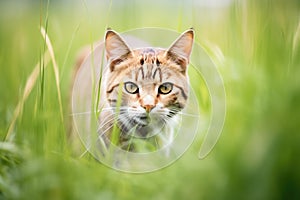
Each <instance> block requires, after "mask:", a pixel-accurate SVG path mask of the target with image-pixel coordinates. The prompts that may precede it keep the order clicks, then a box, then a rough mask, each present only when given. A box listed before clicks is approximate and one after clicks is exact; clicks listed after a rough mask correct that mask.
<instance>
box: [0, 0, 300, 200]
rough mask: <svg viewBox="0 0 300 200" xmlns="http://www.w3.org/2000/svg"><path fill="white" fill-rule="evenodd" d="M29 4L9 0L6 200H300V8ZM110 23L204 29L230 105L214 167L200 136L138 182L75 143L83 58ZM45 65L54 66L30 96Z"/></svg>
mask: <svg viewBox="0 0 300 200" xmlns="http://www.w3.org/2000/svg"><path fill="white" fill-rule="evenodd" d="M22 2H23V1H22ZM22 2H21V1H20V2H16V3H15V2H14V1H13V2H9V1H3V2H1V3H0V24H1V25H0V44H1V45H0V68H1V73H0V74H1V75H0V76H1V77H0V93H1V98H0V116H1V120H0V138H1V143H0V199H137V198H138V199H299V197H300V192H299V188H300V171H299V168H300V159H299V152H300V148H299V142H300V134H299V128H300V127H299V119H300V78H299V77H300V68H299V66H300V45H299V44H300V43H299V42H300V33H299V26H300V25H299V24H300V15H299V13H300V4H299V2H298V1H296V0H289V1H279V0H273V1H270V0H267V1H263V2H262V1H258V0H255V1H233V2H232V4H231V5H229V6H227V7H214V8H212V7H199V6H197V5H198V4H197V1H143V2H140V1H126V3H125V1H124V2H123V1H102V2H101V3H94V4H93V3H92V2H91V1H88V0H86V1H80V0H77V1H72V2H71V1H67V0H66V1H53V2H52V1H49V7H48V6H47V2H46V1H45V2H43V1H41V2H37V3H36V2H34V1H28V2H27V3H24V2H23V3H22ZM47 7H48V8H47ZM46 24H47V26H46ZM40 26H43V27H45V28H46V27H47V29H46V30H47V34H48V36H49V37H50V39H51V44H52V46H53V54H54V57H55V61H56V63H57V71H55V70H53V69H55V65H54V66H53V62H52V61H53V58H52V60H51V59H50V61H49V63H48V64H47V62H46V61H45V62H44V64H41V65H37V64H38V63H39V62H40V61H41V56H42V55H43V54H44V53H45V51H46V50H47V49H48V47H47V45H46V44H45V41H44V39H43V37H42V35H41V33H40ZM107 26H109V27H111V28H113V29H115V30H117V31H119V32H122V31H126V30H129V29H134V28H140V27H153V26H154V27H161V28H166V29H173V30H177V31H183V30H185V29H187V28H190V27H194V29H195V32H196V41H197V42H198V43H199V44H202V45H203V46H205V48H206V50H207V52H208V53H209V55H210V56H211V58H212V59H213V62H214V63H215V64H216V65H217V68H218V70H219V72H220V73H221V75H222V77H223V80H224V82H225V88H226V98H227V99H226V105H227V108H226V109H227V114H226V121H225V126H224V129H223V132H222V135H221V138H220V140H219V141H218V143H217V145H216V147H215V148H214V150H213V151H212V152H211V153H210V154H209V155H208V157H206V158H205V159H204V160H198V152H199V149H200V145H201V142H202V140H201V138H200V137H199V138H197V140H196V141H195V142H194V143H193V145H192V146H191V148H189V150H188V151H187V152H186V153H185V154H184V156H183V157H182V158H180V159H179V160H178V161H176V162H175V163H174V164H172V165H171V166H169V167H167V168H164V169H161V170H159V171H156V172H153V173H147V174H140V175H132V174H126V173H120V172H117V171H114V170H112V169H110V168H107V167H105V166H104V165H101V164H100V163H98V162H97V161H95V160H94V158H93V157H92V156H90V155H89V154H83V153H84V151H85V149H84V148H83V146H82V145H81V143H80V141H79V140H78V138H77V137H71V138H69V136H68V130H69V129H68V127H69V123H70V121H71V117H70V104H69V96H70V87H71V85H70V84H71V77H72V73H73V66H74V64H75V60H76V59H75V58H76V56H77V53H78V51H79V49H80V48H81V47H82V46H85V45H87V44H90V43H91V42H92V41H97V40H99V39H102V37H103V34H104V32H105V29H106V27H107ZM42 63H43V62H42ZM36 65H37V66H38V68H39V69H43V70H41V71H40V72H39V75H38V77H37V79H36V82H35V84H34V85H33V87H32V88H31V90H30V93H28V96H27V97H26V99H24V91H25V93H26V91H29V90H28V87H27V86H26V84H27V81H28V80H30V77H31V73H32V71H33V70H34V67H35V66H36ZM46 66H47V67H46ZM58 75H59V77H57V76H58ZM192 81H193V82H194V83H197V80H195V79H193V80H192ZM202 82H203V80H201V81H200V83H202ZM95 84H97V82H95ZM58 88H59V89H58ZM59 90H60V91H59ZM195 90H196V91H198V92H199V93H198V94H197V98H199V101H201V102H200V107H201V108H202V110H203V111H204V112H206V113H207V114H209V112H210V109H211V108H210V102H209V100H208V94H207V91H206V90H205V88H204V87H203V85H202V84H199V88H198V87H197V88H195ZM59 95H61V97H60V96H59ZM60 98H61V100H60ZM18 104H22V105H21V106H20V110H19V112H18V113H17V116H15V114H14V113H15V110H16V108H17V107H18ZM61 117H63V120H62V119H61ZM14 119H15V124H14V126H13V128H12V129H11V132H10V134H9V137H8V138H9V139H8V140H5V138H6V136H7V133H8V131H9V127H10V125H11V123H12V122H13V121H14ZM201 128H203V127H200V130H201ZM81 154H83V156H80V155H81Z"/></svg>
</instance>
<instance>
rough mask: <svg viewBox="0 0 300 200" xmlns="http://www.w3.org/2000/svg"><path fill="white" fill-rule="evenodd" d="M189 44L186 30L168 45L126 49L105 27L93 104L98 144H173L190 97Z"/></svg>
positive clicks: (137, 148)
mask: <svg viewBox="0 0 300 200" xmlns="http://www.w3.org/2000/svg"><path fill="white" fill-rule="evenodd" d="M193 43H194V30H193V29H192V28H191V29H188V30H186V31H185V32H183V33H182V34H181V35H180V36H179V37H178V38H177V39H176V40H175V41H174V42H173V43H172V44H171V45H170V47H169V48H167V49H163V48H157V47H143V48H135V49H131V47H130V46H129V45H128V44H127V42H126V41H125V40H124V38H123V37H121V35H120V34H119V33H117V32H116V31H114V30H112V29H107V31H106V33H105V37H104V47H103V48H104V51H105V57H106V67H105V69H104V72H103V73H102V77H101V86H100V96H101V97H100V101H101V102H100V104H99V106H98V108H97V109H98V110H99V112H100V115H99V118H98V128H97V131H98V135H99V136H98V139H99V141H100V142H99V141H98V142H99V143H101V144H102V146H103V144H104V146H105V148H106V149H109V148H110V146H111V145H112V144H113V145H115V146H117V147H119V148H121V149H123V150H126V151H130V152H148V151H155V150H157V149H160V148H163V147H165V146H167V145H169V144H171V143H172V140H173V138H174V137H175V134H176V131H175V130H176V126H177V125H178V123H180V117H179V116H180V112H181V111H182V110H183V109H184V108H185V106H186V103H187V100H188V96H189V78H188V74H187V70H188V64H189V61H190V55H191V52H192V47H193ZM81 59H82V56H81ZM81 63H82V60H81V61H79V64H78V65H80V64H81ZM102 148H103V147H102ZM101 151H102V150H101Z"/></svg>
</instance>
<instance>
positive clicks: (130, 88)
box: [124, 82, 139, 94]
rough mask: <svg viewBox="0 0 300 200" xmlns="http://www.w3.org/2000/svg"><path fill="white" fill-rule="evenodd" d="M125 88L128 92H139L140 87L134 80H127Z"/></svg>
mask: <svg viewBox="0 0 300 200" xmlns="http://www.w3.org/2000/svg"><path fill="white" fill-rule="evenodd" d="M124 88H125V90H126V92H128V93H130V94H136V93H138V92H139V87H138V86H137V85H136V84H135V83H132V82H126V83H125V84H124Z"/></svg>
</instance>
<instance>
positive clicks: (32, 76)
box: [4, 51, 50, 141]
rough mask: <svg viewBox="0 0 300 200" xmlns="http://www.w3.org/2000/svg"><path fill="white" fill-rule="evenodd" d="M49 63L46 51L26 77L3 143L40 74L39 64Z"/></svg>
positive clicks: (10, 132) (8, 136)
mask: <svg viewBox="0 0 300 200" xmlns="http://www.w3.org/2000/svg"><path fill="white" fill-rule="evenodd" d="M49 61H50V57H49V52H48V51H46V52H45V54H44V56H43V57H42V60H41V61H40V62H39V63H38V64H36V66H35V68H34V70H33V71H32V72H31V74H30V76H29V77H28V79H27V81H26V84H25V88H24V92H23V96H22V98H21V99H20V101H19V102H18V104H17V107H16V109H15V111H14V114H13V117H12V121H11V123H10V125H9V128H8V131H7V134H6V136H5V139H4V140H5V141H7V140H9V138H10V136H11V134H12V132H13V129H14V127H15V123H16V121H17V119H18V116H19V115H20V113H21V112H22V110H23V106H24V103H25V101H26V99H27V98H28V96H29V94H30V93H31V91H32V88H33V87H34V85H35V84H36V80H37V78H38V76H39V74H40V65H41V63H44V65H45V67H46V66H47V65H48V63H49Z"/></svg>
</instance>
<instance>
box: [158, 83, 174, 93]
mask: <svg viewBox="0 0 300 200" xmlns="http://www.w3.org/2000/svg"><path fill="white" fill-rule="evenodd" d="M172 90H173V84H172V83H163V84H161V85H160V86H159V88H158V93H159V94H169V93H170V92H171V91H172Z"/></svg>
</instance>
